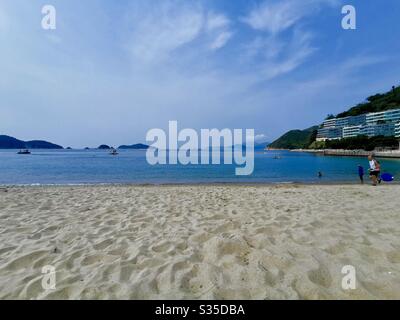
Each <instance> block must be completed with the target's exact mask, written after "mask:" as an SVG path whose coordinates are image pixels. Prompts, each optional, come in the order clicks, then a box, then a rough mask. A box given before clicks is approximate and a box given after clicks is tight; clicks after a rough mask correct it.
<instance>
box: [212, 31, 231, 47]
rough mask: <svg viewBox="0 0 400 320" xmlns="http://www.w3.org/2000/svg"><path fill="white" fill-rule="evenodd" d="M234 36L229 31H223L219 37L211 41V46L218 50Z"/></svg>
mask: <svg viewBox="0 0 400 320" xmlns="http://www.w3.org/2000/svg"><path fill="white" fill-rule="evenodd" d="M231 37H232V33H231V32H228V31H223V32H222V33H220V34H219V35H218V36H217V38H216V39H215V40H214V41H213V42H212V43H211V46H210V48H211V49H212V50H218V49H221V48H222V47H224V46H225V45H226V44H227V42H228V41H229V39H230V38H231Z"/></svg>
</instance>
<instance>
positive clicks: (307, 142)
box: [268, 86, 400, 151]
mask: <svg viewBox="0 0 400 320" xmlns="http://www.w3.org/2000/svg"><path fill="white" fill-rule="evenodd" d="M396 109H400V87H394V86H393V87H392V90H390V91H388V92H386V93H384V94H376V95H373V96H371V97H369V98H367V100H366V101H365V102H363V103H360V104H358V105H356V106H354V107H352V108H350V109H349V110H347V111H345V112H342V113H339V114H338V115H336V116H334V115H333V114H330V115H328V116H327V117H326V119H325V121H324V124H321V125H317V126H313V127H310V128H308V129H305V130H291V131H289V132H287V133H285V134H284V135H282V136H281V137H279V138H278V139H277V140H275V141H274V142H272V143H271V144H270V145H269V146H268V149H287V150H293V149H310V150H316V149H344V150H356V149H359V150H366V151H372V150H374V149H377V148H381V149H398V148H399V137H396V136H395V134H394V131H395V130H398V129H395V128H397V127H400V122H398V123H396V124H395V123H394V121H385V120H377V121H376V123H374V124H373V125H375V126H376V127H378V126H380V128H379V129H380V131H381V132H384V133H385V134H380V132H379V131H378V130H377V131H378V133H374V134H367V135H363V134H362V133H363V132H360V130H362V129H363V128H366V129H369V128H368V125H366V124H365V120H364V124H363V123H361V121H362V118H363V117H364V118H366V116H368V114H371V113H376V112H387V111H389V110H393V111H390V112H393V113H395V112H397V111H396ZM346 119H351V121H348V122H349V124H348V125H347V127H346V125H342V127H341V126H340V125H339V124H338V122H340V121H343V120H346ZM346 121H347V120H346ZM356 121H360V123H355V124H352V123H351V122H356ZM330 122H332V123H330ZM327 124H328V125H327ZM324 125H327V126H326V127H324ZM385 125H387V126H392V127H391V128H389V129H391V130H392V131H393V133H392V134H387V133H386V132H385V131H384V130H386V128H385ZM343 127H344V128H345V129H346V131H345V133H346V135H344V134H343ZM325 128H326V130H327V132H328V133H332V134H337V136H335V137H333V138H329V136H328V138H322V139H321V136H319V133H321V132H322V131H323V129H325ZM335 130H337V131H336V132H335ZM357 130H358V131H357ZM354 132H358V133H357V134H355V133H354ZM396 132H397V131H396ZM322 137H324V136H322Z"/></svg>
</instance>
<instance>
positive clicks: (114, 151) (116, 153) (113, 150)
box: [110, 149, 118, 156]
mask: <svg viewBox="0 0 400 320" xmlns="http://www.w3.org/2000/svg"><path fill="white" fill-rule="evenodd" d="M110 155H112V156H116V155H118V152H117V150H115V149H112V151H111V152H110Z"/></svg>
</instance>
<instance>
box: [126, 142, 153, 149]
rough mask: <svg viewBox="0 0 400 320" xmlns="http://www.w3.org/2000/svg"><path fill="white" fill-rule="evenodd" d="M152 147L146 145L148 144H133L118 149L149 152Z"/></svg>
mask: <svg viewBox="0 0 400 320" xmlns="http://www.w3.org/2000/svg"><path fill="white" fill-rule="evenodd" d="M149 148H150V146H148V145H146V144H142V143H138V144H133V145H130V146H125V145H122V146H119V147H118V149H134V150H147V149H149Z"/></svg>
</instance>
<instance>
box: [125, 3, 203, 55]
mask: <svg viewBox="0 0 400 320" xmlns="http://www.w3.org/2000/svg"><path fill="white" fill-rule="evenodd" d="M129 23H130V26H129V27H130V28H131V29H132V37H131V39H130V43H129V44H128V46H129V47H130V50H131V51H132V53H133V55H134V57H135V59H138V60H140V61H147V62H149V61H156V60H160V59H163V58H165V57H167V56H168V54H170V53H171V52H172V51H174V50H176V49H178V48H180V47H182V46H184V45H185V44H188V43H190V42H191V41H193V40H194V39H196V37H197V36H198V35H199V34H200V31H201V29H202V27H203V24H204V13H203V10H202V8H201V7H200V6H198V5H196V6H190V5H185V4H182V5H178V4H177V2H175V1H174V2H172V1H164V2H161V3H159V4H158V5H155V6H152V5H148V6H147V5H145V6H143V5H142V4H141V5H140V6H136V7H134V8H133V10H132V11H131V12H130V15H129Z"/></svg>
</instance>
